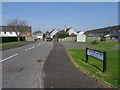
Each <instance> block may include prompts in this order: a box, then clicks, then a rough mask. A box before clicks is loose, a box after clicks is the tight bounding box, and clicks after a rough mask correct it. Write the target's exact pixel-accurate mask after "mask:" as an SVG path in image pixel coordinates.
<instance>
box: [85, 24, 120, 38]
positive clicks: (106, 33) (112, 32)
mask: <svg viewBox="0 0 120 90" xmlns="http://www.w3.org/2000/svg"><path fill="white" fill-rule="evenodd" d="M85 34H86V36H97V37H101V38H107V39H118V38H120V25H116V26H109V27H104V28H99V29H94V30H89V31H86V32H85Z"/></svg>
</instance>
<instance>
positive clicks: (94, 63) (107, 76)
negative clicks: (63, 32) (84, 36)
mask: <svg viewBox="0 0 120 90" xmlns="http://www.w3.org/2000/svg"><path fill="white" fill-rule="evenodd" d="M105 51H106V53H107V56H106V57H107V70H106V72H105V73H103V72H102V61H101V60H98V59H96V58H92V57H89V59H88V60H89V63H86V62H85V57H86V56H85V49H68V53H69V55H71V57H72V59H73V61H74V62H75V63H77V65H79V66H80V67H82V68H84V71H86V72H89V73H90V74H91V75H93V76H94V77H96V78H97V79H99V80H100V81H103V82H107V83H109V84H110V85H111V86H112V87H117V88H118V87H120V83H118V51H117V50H105Z"/></svg>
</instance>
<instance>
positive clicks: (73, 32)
mask: <svg viewBox="0 0 120 90" xmlns="http://www.w3.org/2000/svg"><path fill="white" fill-rule="evenodd" d="M65 31H66V32H67V33H68V34H69V35H74V36H76V35H77V32H76V31H75V30H74V29H73V28H72V27H70V28H65Z"/></svg>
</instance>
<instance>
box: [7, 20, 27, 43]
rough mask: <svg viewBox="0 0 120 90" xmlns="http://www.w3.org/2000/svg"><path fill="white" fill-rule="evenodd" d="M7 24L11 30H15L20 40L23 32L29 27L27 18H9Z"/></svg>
mask: <svg viewBox="0 0 120 90" xmlns="http://www.w3.org/2000/svg"><path fill="white" fill-rule="evenodd" d="M7 25H8V27H9V29H10V31H14V32H15V33H16V35H17V39H18V42H19V41H20V36H21V32H24V31H25V30H26V29H27V27H28V25H27V21H26V20H20V19H18V18H14V19H11V20H9V21H8V23H7Z"/></svg>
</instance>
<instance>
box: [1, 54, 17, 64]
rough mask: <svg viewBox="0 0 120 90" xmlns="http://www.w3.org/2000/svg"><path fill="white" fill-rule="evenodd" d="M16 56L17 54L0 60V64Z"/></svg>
mask: <svg viewBox="0 0 120 90" xmlns="http://www.w3.org/2000/svg"><path fill="white" fill-rule="evenodd" d="M17 55H18V54H17V53H16V54H14V55H11V56H9V57H7V58H5V59H3V60H0V63H1V62H4V61H6V60H8V59H10V58H13V57H15V56H17Z"/></svg>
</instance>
